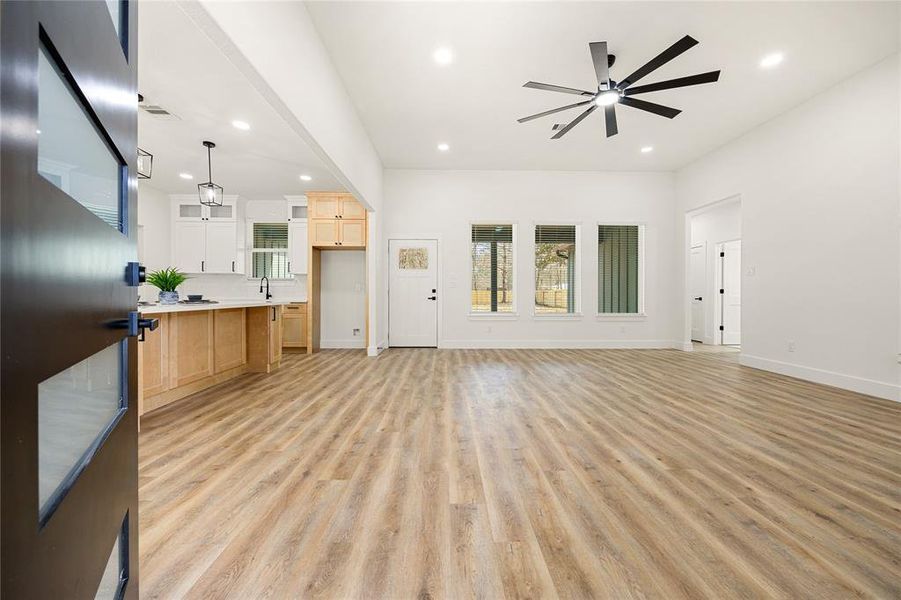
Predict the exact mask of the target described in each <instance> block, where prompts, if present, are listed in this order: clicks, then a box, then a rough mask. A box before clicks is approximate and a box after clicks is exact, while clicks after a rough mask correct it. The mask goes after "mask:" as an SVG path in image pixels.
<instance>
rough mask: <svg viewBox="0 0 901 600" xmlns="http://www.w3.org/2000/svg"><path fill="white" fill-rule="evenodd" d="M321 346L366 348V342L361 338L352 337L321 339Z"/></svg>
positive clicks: (330, 347)
mask: <svg viewBox="0 0 901 600" xmlns="http://www.w3.org/2000/svg"><path fill="white" fill-rule="evenodd" d="M319 347H320V348H326V349H329V350H335V349H341V348H365V347H366V342H365V341H363V340H361V339H360V338H356V339H354V338H351V339H349V340H321V341H320V342H319Z"/></svg>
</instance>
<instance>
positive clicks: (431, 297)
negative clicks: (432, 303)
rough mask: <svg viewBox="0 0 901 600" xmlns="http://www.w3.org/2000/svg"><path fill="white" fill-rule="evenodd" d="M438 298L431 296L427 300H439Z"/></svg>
mask: <svg viewBox="0 0 901 600" xmlns="http://www.w3.org/2000/svg"><path fill="white" fill-rule="evenodd" d="M437 299H438V296H429V297H428V298H426V300H437Z"/></svg>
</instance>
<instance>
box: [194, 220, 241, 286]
mask: <svg viewBox="0 0 901 600" xmlns="http://www.w3.org/2000/svg"><path fill="white" fill-rule="evenodd" d="M204 226H205V228H206V240H205V244H204V245H205V249H206V250H205V259H204V261H205V262H204V268H203V272H204V273H240V270H239V266H238V224H237V223H236V222H234V221H224V222H221V223H220V222H214V221H208V222H206V223H204Z"/></svg>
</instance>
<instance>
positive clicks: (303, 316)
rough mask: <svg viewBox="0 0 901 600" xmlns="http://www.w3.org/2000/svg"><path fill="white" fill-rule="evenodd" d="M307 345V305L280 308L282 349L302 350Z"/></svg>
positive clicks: (288, 305) (289, 305) (291, 305)
mask: <svg viewBox="0 0 901 600" xmlns="http://www.w3.org/2000/svg"><path fill="white" fill-rule="evenodd" d="M306 345H307V305H306V304H287V305H285V306H283V307H282V347H283V348H304V347H305V346H306Z"/></svg>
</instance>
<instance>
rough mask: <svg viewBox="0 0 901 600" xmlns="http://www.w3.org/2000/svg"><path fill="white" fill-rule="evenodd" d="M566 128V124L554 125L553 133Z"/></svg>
mask: <svg viewBox="0 0 901 600" xmlns="http://www.w3.org/2000/svg"><path fill="white" fill-rule="evenodd" d="M564 127H566V123H554V126H553V127H551V131H558V130H560V129H563V128H564Z"/></svg>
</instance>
